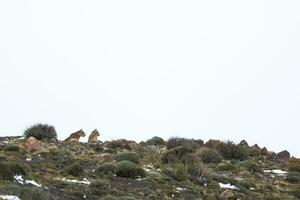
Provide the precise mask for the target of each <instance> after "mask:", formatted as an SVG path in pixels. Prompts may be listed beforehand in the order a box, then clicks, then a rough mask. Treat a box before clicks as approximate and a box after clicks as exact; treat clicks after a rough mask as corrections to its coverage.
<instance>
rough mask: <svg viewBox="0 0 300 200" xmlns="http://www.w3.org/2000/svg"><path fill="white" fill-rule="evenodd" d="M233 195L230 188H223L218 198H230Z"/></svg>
mask: <svg viewBox="0 0 300 200" xmlns="http://www.w3.org/2000/svg"><path fill="white" fill-rule="evenodd" d="M233 196H234V194H233V192H232V191H230V190H224V191H223V192H222V193H221V194H220V198H221V199H230V198H232V197H233Z"/></svg>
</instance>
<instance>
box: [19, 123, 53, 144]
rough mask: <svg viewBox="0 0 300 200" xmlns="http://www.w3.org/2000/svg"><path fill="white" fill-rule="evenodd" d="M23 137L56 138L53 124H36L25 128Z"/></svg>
mask: <svg viewBox="0 0 300 200" xmlns="http://www.w3.org/2000/svg"><path fill="white" fill-rule="evenodd" d="M24 136H25V138H29V137H31V136H32V137H35V138H36V139H38V140H48V141H49V140H52V139H55V140H57V133H56V130H55V128H54V126H51V125H48V124H36V125H33V126H31V127H30V128H28V129H26V130H25V132H24Z"/></svg>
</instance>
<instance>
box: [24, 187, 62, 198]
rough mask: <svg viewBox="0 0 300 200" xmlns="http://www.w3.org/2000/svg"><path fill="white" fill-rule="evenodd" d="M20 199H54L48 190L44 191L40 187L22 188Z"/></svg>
mask: <svg viewBox="0 0 300 200" xmlns="http://www.w3.org/2000/svg"><path fill="white" fill-rule="evenodd" d="M20 197H21V199H22V200H41V199H47V200H54V199H56V198H55V197H53V196H52V194H51V193H50V192H49V191H44V190H43V189H41V188H36V187H33V188H22V190H21V195H20Z"/></svg>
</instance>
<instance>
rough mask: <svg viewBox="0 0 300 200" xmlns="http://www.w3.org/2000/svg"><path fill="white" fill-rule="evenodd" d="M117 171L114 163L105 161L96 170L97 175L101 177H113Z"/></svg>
mask: <svg viewBox="0 0 300 200" xmlns="http://www.w3.org/2000/svg"><path fill="white" fill-rule="evenodd" d="M116 172H117V168H116V165H115V164H113V163H104V164H102V165H100V166H99V167H97V168H96V170H95V173H96V175H97V176H99V177H112V176H113V175H115V174H116Z"/></svg>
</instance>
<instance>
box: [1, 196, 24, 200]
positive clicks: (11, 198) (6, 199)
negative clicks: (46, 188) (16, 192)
mask: <svg viewBox="0 0 300 200" xmlns="http://www.w3.org/2000/svg"><path fill="white" fill-rule="evenodd" d="M0 198H1V199H4V200H21V199H20V198H19V197H17V196H13V195H0Z"/></svg>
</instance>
